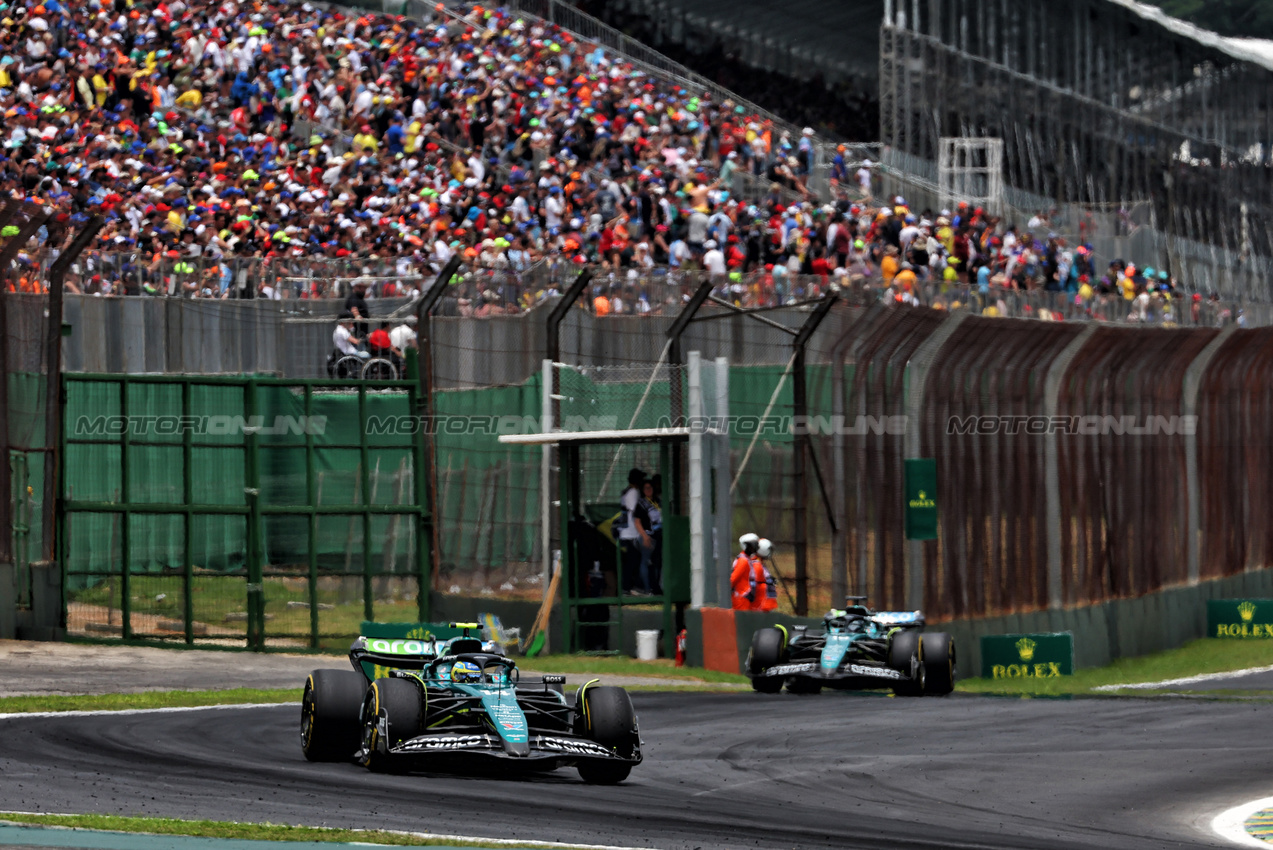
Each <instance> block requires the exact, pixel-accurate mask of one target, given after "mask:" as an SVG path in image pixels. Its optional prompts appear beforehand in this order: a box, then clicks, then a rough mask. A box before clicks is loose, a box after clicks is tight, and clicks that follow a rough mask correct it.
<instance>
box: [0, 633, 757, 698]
mask: <svg viewBox="0 0 1273 850" xmlns="http://www.w3.org/2000/svg"><path fill="white" fill-rule="evenodd" d="M348 664H349V660H348V658H347V657H346V656H343V655H283V654H276V653H263V652H230V651H219V650H206V649H184V650H183V649H163V648H160V647H149V646H107V645H97V644H79V643H34V642H29V641H14V640H5V641H0V697H10V696H26V695H36V694H125V693H140V692H142V691H203V690H220V689H226V688H289V687H295V688H300V687H301V686H302V685H304V684H305V677H306V676H308V675H309V672H310V671H311V670H314V669H316V668H319V667H341V668H344V667H347V666H348ZM523 673H524V674H525V675H528V676H529V675H535V671H533V670H530V669H527V670H524V671H523ZM590 678H601V679H603V680H604V681H605V682H606V684H610V685H622V686H624V687H630V686H633V685H687V684H695V682H694V680H686V679H681V678H675V679H674V678H668V677H658V676H650V677H645V676H611V675H605V674H597V676H595V677H594V676H589V675H586V674H583V673H571V674H569V675H568V676H567V677H566V681H567V683H575V682H578V683H580V684H582V683H583V682H585V681H587V680H588V679H590ZM719 687H721V688H730V687H737V686H731V685H720V686H719ZM744 687H745V686H744Z"/></svg>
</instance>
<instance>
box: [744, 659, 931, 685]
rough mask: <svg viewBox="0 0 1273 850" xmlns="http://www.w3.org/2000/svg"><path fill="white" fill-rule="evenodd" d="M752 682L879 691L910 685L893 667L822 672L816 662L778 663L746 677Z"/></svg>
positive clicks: (854, 665)
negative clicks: (779, 679) (801, 681)
mask: <svg viewBox="0 0 1273 850" xmlns="http://www.w3.org/2000/svg"><path fill="white" fill-rule="evenodd" d="M749 675H751V676H752V678H753V679H770V678H777V677H782V678H784V679H789V678H801V679H808V680H810V681H815V682H818V683H820V684H823V685H825V686H827V687H830V688H836V687H840V688H879V687H886V685H887V684H891V683H895V682H909V681H911V677H910V676H908V675H906V674H905V673H903V672H901V671H900V670H894V669H893V668H892V667H884V666H877V665H874V664H857V663H854V662H851V661H850V662H848V663H845V664H841V665H840V666H839V667H837V668H835V669H834V670H823V669H822V668H821V666H820V665H819V664H818V662H816V661H806V662H796V663H791V664H778V665H775V666H773V667H769V668H766V669H764V670H761V671H760V672H759V673H754V674H749Z"/></svg>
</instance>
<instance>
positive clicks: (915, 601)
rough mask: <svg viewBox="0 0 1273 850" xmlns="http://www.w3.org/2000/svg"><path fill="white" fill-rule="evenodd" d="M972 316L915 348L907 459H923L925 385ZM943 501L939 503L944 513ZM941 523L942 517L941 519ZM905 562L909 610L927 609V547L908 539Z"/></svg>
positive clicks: (944, 326)
mask: <svg viewBox="0 0 1273 850" xmlns="http://www.w3.org/2000/svg"><path fill="white" fill-rule="evenodd" d="M968 315H969V314H968V313H967V312H965V311H960V312H957V313H951V314H950V315H949V316H947V317H946V319H945V320H944V321H943V322H942V323H941V324H940V325H938V326H937V329H936V330H935V331H933V333H932V334H931V335H930V336H929V337H928V339H926V340H924V341H923V342H922V343H921V344H920V346H919V347H918V348H917V349H915V353H914V354H912V355H911V359H910V361H909V362H908V363H907V364H906V380H907V387H906V454H905V455H904V457H907V458H915V457H919V456H920V452H921V451H922V449H923V447H922V444H921V443H920V430H919V418H920V414H921V413H922V412H923V410H924V385H925V384H926V383H927V382H928V370H929V369H930V368H931V367H932V365H933V361H934V360H935V359H936V358H937V354H938V352H940V351H941V347H942V346H943V345H945V344H946V340H948V339H950V335H951V334H953V333H954V332H955V329H956V328H958V327H959V325H960V324H961V323H962V322H963V321H964V320H965V319H967V318H968ZM897 492H898V493H902V492H904V488H903V483H902V482H900V481H899V482H898V486H897ZM937 492H938V494H939V496H940V494H941V482H940V481H938V482H937ZM940 505H941V502H940V501H939V502H938V510H939V511H940V510H941V508H940ZM938 521H939V522H940V514H939V520H938ZM902 552H903V557H904V560H905V575H906V607H907V608H911V609H915V610H918V609H921V608H923V607H924V544H923V542H922V541H919V540H907V541H905V546H904V547H903V549H902Z"/></svg>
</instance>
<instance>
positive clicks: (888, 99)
mask: <svg viewBox="0 0 1273 850" xmlns="http://www.w3.org/2000/svg"><path fill="white" fill-rule="evenodd" d="M1271 84H1273V53H1271V52H1269V51H1267V50H1266V43H1264V42H1259V41H1255V40H1249V39H1231V38H1222V37H1220V36H1216V35H1215V34H1213V33H1208V32H1206V31H1204V30H1200V29H1198V28H1196V27H1193V26H1191V25H1189V24H1186V23H1183V22H1181V21H1178V20H1175V19H1173V18H1170V17H1168V16H1166V15H1164V14H1163V13H1162V12H1160V11H1159V10H1157V9H1154V8H1153V7H1149V6H1145V5H1143V4H1140V3H1136V2H1133V0H1067V2H1064V3H1056V2H1042V0H1026V2H1019V3H1006V2H1003V3H994V2H972V0H949V2H942V3H936V2H927V3H925V2H919V0H889V2H887V3H886V5H885V12H884V19H883V21H882V24H881V27H880V124H881V127H880V130H881V141H882V143H883V145H884V149H885V160H886V161H887V162H889V163H890V164H891V165H892V166H894V167H895V168H898V169H900V170H902V171H906V172H910V173H913V174H915V175H917V176H919V177H921V178H923V177H926V178H928V179H935V178H936V163H937V160H938V156H939V150H940V147H941V144H942V139H944V138H948V137H969V136H972V137H995V138H1000V139H1002V140H1003V146H1004V154H1003V160H1004V171H1005V174H1004V179H1005V183H1006V185H1007V187H1008V199H1009V203H1010V204H1011V205H1012V206H1014V207H1018V208H1022V209H1026V210H1037V209H1049V208H1058V209H1060V210H1062V216H1061V217H1062V218H1064V217H1066V215H1065V211H1066V210H1067V208H1068V210H1069V211H1070V215H1071V216H1078V215H1081V214H1080V213H1079V212H1078V211H1079V210H1086V211H1093V212H1095V213H1097V214H1098V215H1099V214H1100V213H1104V214H1106V215H1107V216H1119V215H1120V214H1121V217H1122V219H1123V225H1122V226H1123V227H1124V229H1126V230H1131V229H1142V230H1143V231H1145V232H1146V234H1147V235H1148V236H1149V237H1150V238H1151V239H1152V243H1153V245H1152V247H1153V249H1154V250H1155V253H1157V254H1158V255H1159V257H1160V263H1161V264H1162V265H1163V266H1166V267H1169V268H1171V269H1172V270H1173V273H1177V274H1180V273H1181V272H1183V271H1185V270H1188V276H1189V277H1191V278H1193V279H1194V280H1195V281H1196V282H1197V284H1196V285H1198V286H1199V288H1203V289H1212V290H1215V291H1218V292H1221V293H1222V294H1228V295H1238V294H1242V295H1246V296H1248V297H1251V296H1254V297H1258V298H1260V299H1261V300H1265V299H1267V298H1268V297H1269V296H1270V293H1271V290H1270V275H1269V272H1270V268H1271V267H1270V258H1273V170H1271V166H1273V145H1271V144H1270V142H1273V102H1271V101H1273V86H1271Z"/></svg>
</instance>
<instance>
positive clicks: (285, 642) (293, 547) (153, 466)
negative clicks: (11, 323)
mask: <svg viewBox="0 0 1273 850" xmlns="http://www.w3.org/2000/svg"><path fill="white" fill-rule="evenodd" d="M65 386H66V408H65V428H66V440H65V458H66V463H65V475H64V481H63V488H64V489H63V493H64V505H63V507H64V513H63V516H64V520H63V521H64V530H63V534H62V535H61V539H62V541H63V558H64V562H65V564H66V600H67V628H68V631H69V632H70V633H72V634H77V635H83V636H92V637H122V638H145V639H160V640H180V641H185V642H187V643H199V642H214V643H224V644H228V645H245V646H255V647H263V646H307V645H308V646H317V645H321V644H323V643H324V641H328V640H331V641H332V642H333V644H336V643H339V642H340V641H343V640H345V639H347V638H348V637H349V636H352V635H355V634H357V631H358V626H359V624H360V623H361V622H362V620H364V619H368V620H370V619H379V620H413V619H417V618H421V617H423V616H424V615H425V612H424V610H423V608H424V605H425V604H426V603H425V602H424V601H423V599H422V597H427V594H423V595H422V594H421V593H420V588H421V581H422V579H425V577H427V575H428V570H427V545H425V544H427V541H422V540H421V539H420V528H421V527H422V524H423V523H422V521H423V519H424V517H425V513H424V508H423V503H424V499H423V494H424V491H423V488H422V487H421V486H420V480H419V474H418V470H419V458H420V457H421V446H422V442H421V440H420V438H419V436H418V433H417V431H414V430H412V429H411V428H410V427H402V426H401V423H403V422H409V421H410V420H411V418H412V416H413V413H414V409H415V396H414V386H413V384H411V383H408V382H380V383H376V384H362V385H357V386H346V385H340V384H337V383H335V382H325V381H310V382H288V381H282V380H279V379H270V378H249V377H243V378H195V377H172V378H141V377H128V376H83V375H67V376H66V379H65Z"/></svg>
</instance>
